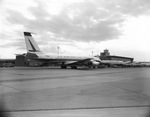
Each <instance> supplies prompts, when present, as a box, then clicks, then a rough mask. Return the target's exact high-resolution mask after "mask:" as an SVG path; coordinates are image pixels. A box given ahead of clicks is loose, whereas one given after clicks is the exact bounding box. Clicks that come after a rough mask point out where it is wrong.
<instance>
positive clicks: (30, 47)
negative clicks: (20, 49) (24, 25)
mask: <svg viewBox="0 0 150 117" xmlns="http://www.w3.org/2000/svg"><path fill="white" fill-rule="evenodd" d="M24 37H25V42H26V49H27V51H28V52H41V50H40V48H39V47H38V45H37V44H36V42H35V40H34V39H33V37H32V35H31V33H30V32H24Z"/></svg>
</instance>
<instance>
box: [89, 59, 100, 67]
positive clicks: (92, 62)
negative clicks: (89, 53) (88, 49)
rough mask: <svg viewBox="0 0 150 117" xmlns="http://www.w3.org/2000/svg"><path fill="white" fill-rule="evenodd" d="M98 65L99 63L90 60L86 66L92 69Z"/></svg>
mask: <svg viewBox="0 0 150 117" xmlns="http://www.w3.org/2000/svg"><path fill="white" fill-rule="evenodd" d="M99 64H100V63H99V62H97V61H95V60H91V61H90V62H88V64H87V66H90V67H92V66H98V65H99Z"/></svg>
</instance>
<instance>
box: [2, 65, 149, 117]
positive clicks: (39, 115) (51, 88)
mask: <svg viewBox="0 0 150 117" xmlns="http://www.w3.org/2000/svg"><path fill="white" fill-rule="evenodd" d="M149 84H150V68H107V69H86V68H80V69H77V70H73V69H59V68H47V67H45V68H28V67H15V68H0V105H2V106H1V107H0V109H1V108H2V109H1V111H2V113H5V114H7V115H9V117H43V116H44V117H45V116H46V117H47V116H48V117H83V116H85V117H87V116H92V117H93V116H94V117H109V116H111V117H149V115H148V114H149V110H150V109H149V107H150V85H149Z"/></svg>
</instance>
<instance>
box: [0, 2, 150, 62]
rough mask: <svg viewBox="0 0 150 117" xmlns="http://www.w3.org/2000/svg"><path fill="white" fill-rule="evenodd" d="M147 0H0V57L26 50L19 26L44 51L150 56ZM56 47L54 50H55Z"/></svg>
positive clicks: (146, 58) (136, 57)
mask: <svg viewBox="0 0 150 117" xmlns="http://www.w3.org/2000/svg"><path fill="white" fill-rule="evenodd" d="M149 8H150V0H0V14H1V17H0V58H15V54H22V53H26V52H27V51H26V45H25V40H24V35H23V32H24V31H29V32H32V36H33V37H34V39H35V41H36V42H37V44H38V45H39V47H40V49H41V50H42V51H44V52H45V53H47V54H53V55H57V54H58V51H59V54H60V55H73V56H92V52H93V55H99V54H100V52H103V50H104V49H108V50H109V52H110V54H111V55H116V56H125V57H132V58H134V60H135V61H150V46H149V45H150V9H149ZM58 47H59V50H58Z"/></svg>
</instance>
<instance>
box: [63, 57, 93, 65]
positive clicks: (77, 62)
mask: <svg viewBox="0 0 150 117" xmlns="http://www.w3.org/2000/svg"><path fill="white" fill-rule="evenodd" d="M91 60H92V58H87V59H83V60H78V61H72V62H68V63H67V62H66V63H65V65H68V66H71V65H83V64H87V63H88V62H90V61H91Z"/></svg>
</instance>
